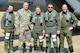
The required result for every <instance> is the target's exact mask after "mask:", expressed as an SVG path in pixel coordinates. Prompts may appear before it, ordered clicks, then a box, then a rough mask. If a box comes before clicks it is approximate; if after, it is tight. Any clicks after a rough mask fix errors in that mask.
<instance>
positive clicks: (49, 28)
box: [1, 2, 77, 53]
mask: <svg viewBox="0 0 80 53" xmlns="http://www.w3.org/2000/svg"><path fill="white" fill-rule="evenodd" d="M28 8H29V4H28V3H27V2H24V3H23V8H21V9H19V10H18V11H17V13H16V16H14V13H13V6H12V5H9V6H8V10H7V11H6V12H5V14H4V16H3V18H2V20H1V26H2V32H3V33H4V34H5V51H6V52H7V51H8V47H9V48H10V53H12V52H13V37H14V31H15V30H16V33H17V34H18V35H19V46H18V49H19V50H20V52H21V53H22V48H23V43H25V44H26V47H25V48H26V52H27V53H29V49H30V46H31V32H32V34H33V39H34V42H33V43H34V51H35V53H38V50H39V51H46V53H50V48H51V40H52V42H53V45H54V53H59V52H60V53H63V52H64V37H66V38H67V42H68V45H69V51H70V53H73V44H72V29H73V28H74V27H75V26H76V25H77V18H76V17H75V15H74V14H73V13H71V12H70V11H69V10H68V6H67V5H66V4H63V5H62V11H61V12H60V13H57V11H56V10H55V9H54V6H53V5H52V4H51V3H50V4H48V6H47V9H48V10H47V11H46V12H45V13H44V12H42V11H41V8H40V6H36V8H35V11H34V12H33V13H32V12H31V11H30V10H29V9H28ZM32 26H33V27H32ZM57 35H59V40H60V44H59V47H58V43H57ZM44 37H46V48H44V47H43V39H44ZM37 40H39V46H38V45H37ZM46 49H47V50H46ZM39 53H41V52H39Z"/></svg>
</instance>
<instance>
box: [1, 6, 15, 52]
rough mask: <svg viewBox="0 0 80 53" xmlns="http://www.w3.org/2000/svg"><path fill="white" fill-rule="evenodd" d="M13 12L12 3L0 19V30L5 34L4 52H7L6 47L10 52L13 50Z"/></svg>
mask: <svg viewBox="0 0 80 53" xmlns="http://www.w3.org/2000/svg"><path fill="white" fill-rule="evenodd" d="M14 18H15V16H14V13H13V5H9V6H8V10H7V11H6V12H5V13H4V16H3V17H2V19H1V28H2V32H3V33H4V34H5V46H4V49H5V52H6V53H8V47H9V49H10V53H12V52H13V38H14Z"/></svg>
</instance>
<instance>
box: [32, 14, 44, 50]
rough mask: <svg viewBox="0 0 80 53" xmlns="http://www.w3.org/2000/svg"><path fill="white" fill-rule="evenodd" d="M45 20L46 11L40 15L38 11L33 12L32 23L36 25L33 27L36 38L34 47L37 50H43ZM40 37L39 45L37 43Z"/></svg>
mask: <svg viewBox="0 0 80 53" xmlns="http://www.w3.org/2000/svg"><path fill="white" fill-rule="evenodd" d="M43 20H44V13H43V12H41V13H40V14H39V15H37V14H36V12H34V13H33V16H32V23H33V25H34V27H33V38H34V49H35V51H37V50H42V46H43V35H42V31H43V29H44V25H43ZM38 39H39V46H38V45H37V40H38Z"/></svg>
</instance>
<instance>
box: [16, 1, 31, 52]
mask: <svg viewBox="0 0 80 53" xmlns="http://www.w3.org/2000/svg"><path fill="white" fill-rule="evenodd" d="M28 7H29V4H28V3H27V2H24V3H23V8H21V9H19V10H18V11H17V14H16V18H15V27H16V32H17V33H18V34H19V50H20V51H21V52H22V50H21V49H22V45H23V43H26V49H27V50H26V51H27V52H29V48H30V44H31V33H30V29H31V22H30V18H31V11H30V10H29V9H28Z"/></svg>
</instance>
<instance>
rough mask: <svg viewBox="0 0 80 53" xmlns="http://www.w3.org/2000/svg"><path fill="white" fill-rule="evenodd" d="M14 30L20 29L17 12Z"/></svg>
mask: <svg viewBox="0 0 80 53" xmlns="http://www.w3.org/2000/svg"><path fill="white" fill-rule="evenodd" d="M15 28H16V30H19V28H20V13H19V11H18V12H17V13H16V16H15Z"/></svg>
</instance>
